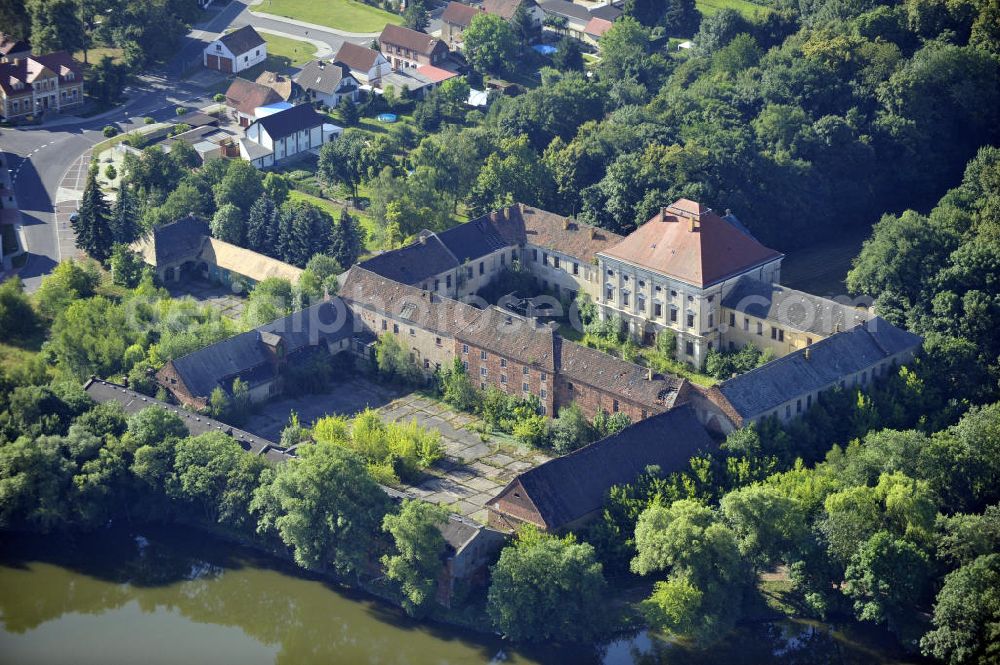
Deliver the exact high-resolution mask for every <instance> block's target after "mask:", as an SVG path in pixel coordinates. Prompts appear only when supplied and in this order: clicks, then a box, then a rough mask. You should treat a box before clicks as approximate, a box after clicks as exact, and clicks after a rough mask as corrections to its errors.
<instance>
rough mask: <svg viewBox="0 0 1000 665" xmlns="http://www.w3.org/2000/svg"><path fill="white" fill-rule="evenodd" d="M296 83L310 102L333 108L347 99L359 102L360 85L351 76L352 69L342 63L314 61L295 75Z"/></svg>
mask: <svg viewBox="0 0 1000 665" xmlns="http://www.w3.org/2000/svg"><path fill="white" fill-rule="evenodd" d="M295 82H296V83H297V84H298V85H299V86H300V87H301V88H302V90H303V92H304V93H305V95H306V97H308V99H309V100H310V101H313V102H319V103H320V104H325V105H326V106H329V107H331V108H333V107H336V106H337V105H338V104H340V101H341V100H342V99H345V98H346V99H350V100H351V101H352V102H356V101H358V90H359V89H360V84H359V83H358V80H357V79H356V78H354V76H353V75H352V74H351V68H350V67H348V66H347V65H345V64H344V63H342V62H326V61H325V60H312V61H311V62H308V63H306V65H305V66H304V67H303V68H302V70H301V71H300V72H299V73H298V74H296V75H295Z"/></svg>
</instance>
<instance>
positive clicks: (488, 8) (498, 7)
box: [483, 0, 524, 21]
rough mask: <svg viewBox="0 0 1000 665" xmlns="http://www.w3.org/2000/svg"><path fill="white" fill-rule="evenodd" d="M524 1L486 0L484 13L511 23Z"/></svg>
mask: <svg viewBox="0 0 1000 665" xmlns="http://www.w3.org/2000/svg"><path fill="white" fill-rule="evenodd" d="M523 1H524V0H484V2H483V11H485V12H486V13H487V14H493V15H495V16H499V17H500V18H502V19H504V20H505V21H509V20H510V19H511V18H512V17H513V16H514V14H515V13H516V12H517V8H518V7H520V6H521V3H522V2H523Z"/></svg>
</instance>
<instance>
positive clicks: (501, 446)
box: [379, 393, 549, 524]
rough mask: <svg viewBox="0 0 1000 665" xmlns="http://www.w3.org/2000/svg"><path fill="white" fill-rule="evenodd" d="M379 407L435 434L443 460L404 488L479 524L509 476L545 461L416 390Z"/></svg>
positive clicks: (390, 416)
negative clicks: (482, 432)
mask: <svg viewBox="0 0 1000 665" xmlns="http://www.w3.org/2000/svg"><path fill="white" fill-rule="evenodd" d="M379 411H380V412H381V413H382V415H383V416H385V418H386V419H387V420H396V421H409V420H416V421H417V422H418V423H419V424H421V425H423V426H425V427H430V428H433V429H436V430H438V431H439V432H441V443H442V446H443V447H444V453H445V457H444V459H442V460H440V461H439V462H438V463H437V464H435V465H434V466H433V467H431V468H430V469H428V477H427V478H425V479H424V480H423V481H422V482H420V483H419V484H417V485H415V486H414V485H410V486H407V487H406V491H407V492H408V493H410V494H412V495H414V496H417V497H420V498H422V499H424V500H425V501H430V502H431V503H438V504H441V505H446V506H448V507H449V508H450V509H451V510H452V511H453V512H456V513H459V514H461V515H465V516H466V517H471V518H472V519H474V520H476V521H478V522H481V523H484V524H485V523H486V516H487V513H486V508H485V506H486V502H487V501H488V500H489V499H491V498H493V497H494V496H495V495H496V494H497V492H499V491H500V490H501V489H503V487H504V486H505V485H506V484H507V483H508V482H509V481H510V479H511V478H513V477H514V476H515V475H517V474H518V473H520V472H522V471H526V470H528V469H530V468H532V467H534V466H538V465H539V464H541V463H542V462H544V461H546V460H547V459H549V456H548V455H545V454H543V453H541V452H539V451H536V450H532V449H530V448H527V447H526V446H521V445H520V444H518V443H517V442H516V441H514V440H513V439H508V438H506V437H505V438H503V439H501V438H499V437H496V436H486V437H480V435H479V433H478V432H476V431H473V430H472V429H470V427H475V426H476V425H478V424H480V423H481V422H482V421H481V420H480V419H479V418H477V417H476V416H472V415H469V414H467V413H462V412H459V411H455V410H454V409H452V408H450V407H449V406H447V405H445V404H442V403H441V402H439V401H437V400H434V399H431V398H428V397H424V396H423V395H419V394H416V393H412V394H409V395H406V396H404V397H400V398H399V399H396V400H394V401H392V402H391V403H389V404H387V405H386V406H384V407H382V408H381V409H380V410H379ZM483 438H485V439H486V440H485V441H484V440H483Z"/></svg>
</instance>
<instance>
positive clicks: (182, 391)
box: [156, 362, 208, 409]
mask: <svg viewBox="0 0 1000 665" xmlns="http://www.w3.org/2000/svg"><path fill="white" fill-rule="evenodd" d="M156 381H157V383H159V384H160V385H161V386H163V388H164V389H165V390H166V391H167V392H169V393H170V394H171V395H173V396H174V399H176V400H177V401H178V402H180V403H181V404H183V405H184V406H189V407H191V408H194V409H203V408H205V407H206V406H208V403H207V402H206V401H205V400H204V399H201V398H198V397H196V396H194V395H192V394H191V393H190V392H188V389H187V386H186V385H185V384H184V382H183V381H181V377H180V375H179V374H178V373H177V370H176V369H174V363H173V362H168V363H167V364H166V365H164V366H163V367H162V368H161V369H160V371H159V372H157V373H156Z"/></svg>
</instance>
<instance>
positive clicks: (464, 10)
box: [441, 1, 483, 28]
mask: <svg viewBox="0 0 1000 665" xmlns="http://www.w3.org/2000/svg"><path fill="white" fill-rule="evenodd" d="M482 11H483V10H482V9H479V8H477V7H470V6H469V5H463V4H462V3H461V2H454V1H453V2H449V3H448V6H447V7H446V8H445V10H444V13H443V14H441V21H442V22H444V23H450V24H451V25H457V26H461V27H463V28H468V27H469V24H470V23H472V19H473V18H475V17H476V15H477V14H480V13H482Z"/></svg>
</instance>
